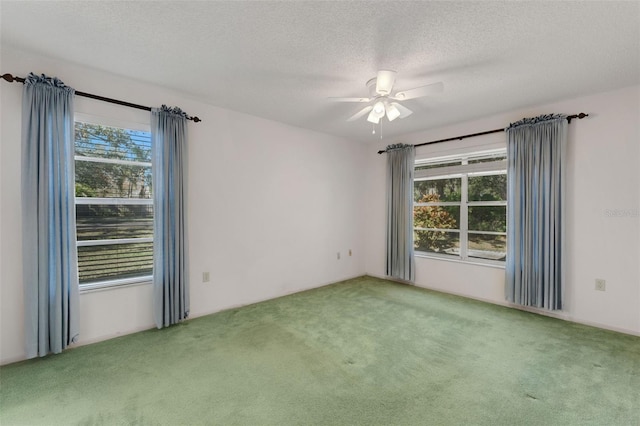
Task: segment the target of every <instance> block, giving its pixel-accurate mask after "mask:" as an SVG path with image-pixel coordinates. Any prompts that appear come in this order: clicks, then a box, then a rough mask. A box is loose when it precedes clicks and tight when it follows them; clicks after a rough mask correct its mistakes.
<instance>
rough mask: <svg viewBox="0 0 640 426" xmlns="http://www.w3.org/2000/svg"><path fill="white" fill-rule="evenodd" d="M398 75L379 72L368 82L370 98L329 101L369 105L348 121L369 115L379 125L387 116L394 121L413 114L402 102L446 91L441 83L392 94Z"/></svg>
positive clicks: (383, 71) (390, 72) (368, 118)
mask: <svg viewBox="0 0 640 426" xmlns="http://www.w3.org/2000/svg"><path fill="white" fill-rule="evenodd" d="M396 74H397V73H396V72H395V71H390V70H380V71H378V74H377V76H376V77H374V78H372V79H371V80H369V81H367V88H368V89H369V97H368V98H329V100H330V101H333V102H361V103H369V104H370V105H367V106H366V107H364V108H363V109H361V110H360V111H358V112H357V113H355V114H354V115H352V116H351V117H349V118H348V119H347V121H355V120H357V119H359V118H360V117H363V116H364V115H365V114H367V113H369V115H368V116H367V121H368V122H370V123H374V124H378V123H379V122H380V119H381V118H383V117H384V116H385V115H386V116H387V119H388V120H389V121H393V120H395V119H396V118H398V117H400V118H405V117H408V116H410V115H411V114H413V111H411V110H410V109H409V108H407V107H405V106H404V105H402V104H401V103H400V101H406V100H409V99H415V98H421V97H423V96H429V95H432V94H434V93H440V92H442V90H443V89H444V83H442V82H439V83H433V84H428V85H426V86H421V87H416V88H415V89H409V90H403V91H401V92H396V93H395V94H391V92H392V91H393V84H394V83H395V81H396Z"/></svg>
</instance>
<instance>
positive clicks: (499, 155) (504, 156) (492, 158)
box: [468, 152, 507, 164]
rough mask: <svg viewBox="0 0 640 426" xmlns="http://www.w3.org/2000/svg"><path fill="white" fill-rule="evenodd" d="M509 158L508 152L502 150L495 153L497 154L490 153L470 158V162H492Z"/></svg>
mask: <svg viewBox="0 0 640 426" xmlns="http://www.w3.org/2000/svg"><path fill="white" fill-rule="evenodd" d="M506 159H507V153H506V152H500V153H495V154H490V155H481V156H478V157H475V158H473V157H472V158H469V161H468V164H475V163H490V162H492V161H505V160H506Z"/></svg>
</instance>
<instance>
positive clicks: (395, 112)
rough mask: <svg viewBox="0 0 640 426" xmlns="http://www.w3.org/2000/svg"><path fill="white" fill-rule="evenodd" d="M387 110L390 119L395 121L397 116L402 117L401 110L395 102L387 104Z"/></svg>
mask: <svg viewBox="0 0 640 426" xmlns="http://www.w3.org/2000/svg"><path fill="white" fill-rule="evenodd" d="M386 111H387V118H388V119H389V121H393V120H395V119H396V118H398V117H400V110H399V109H398V108H397V107H396V106H395V105H393V104H389V105H387V108H386Z"/></svg>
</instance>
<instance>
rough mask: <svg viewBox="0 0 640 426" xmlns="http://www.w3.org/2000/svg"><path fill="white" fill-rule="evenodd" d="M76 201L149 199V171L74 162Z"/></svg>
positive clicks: (146, 168) (134, 167) (122, 165)
mask: <svg viewBox="0 0 640 426" xmlns="http://www.w3.org/2000/svg"><path fill="white" fill-rule="evenodd" d="M76 197H98V198H151V167H145V166H131V165H125V164H110V163H96V162H92V161H81V160H77V161H76Z"/></svg>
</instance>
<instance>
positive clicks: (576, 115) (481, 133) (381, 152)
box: [378, 112, 589, 154]
mask: <svg viewBox="0 0 640 426" xmlns="http://www.w3.org/2000/svg"><path fill="white" fill-rule="evenodd" d="M588 116H589V114H585V113H584V112H581V113H580V114H574V115H569V116H567V121H568V122H569V123H571V120H573V119H574V118H577V119H580V120H582V119H583V118H585V117H588ZM498 132H504V129H494V130H487V131H486V132H480V133H471V134H468V135H462V136H456V137H454V138H447V139H439V140H437V141H431V142H424V143H418V144H415V145H414V146H415V147H418V146H424V145H431V144H434V143H440V142H449V141H457V140H462V139H466V138H472V137H474V136H482V135H489V134H491V133H498ZM385 152H387V150H386V149H383V150H380V151H378V154H384V153H385Z"/></svg>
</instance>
